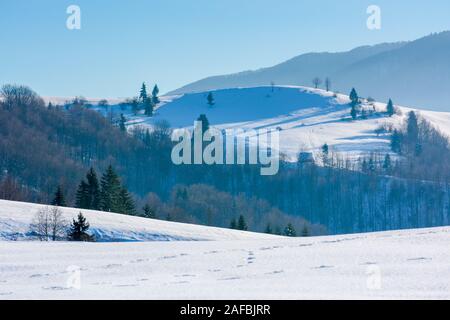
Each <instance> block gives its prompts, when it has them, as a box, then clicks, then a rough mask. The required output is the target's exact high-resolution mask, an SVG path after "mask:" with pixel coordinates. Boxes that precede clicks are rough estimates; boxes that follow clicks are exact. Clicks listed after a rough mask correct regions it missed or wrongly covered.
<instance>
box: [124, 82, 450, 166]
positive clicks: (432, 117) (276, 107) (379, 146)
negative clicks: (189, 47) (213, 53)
mask: <svg viewBox="0 0 450 320" xmlns="http://www.w3.org/2000/svg"><path fill="white" fill-rule="evenodd" d="M212 93H213V96H214V99H215V105H214V106H213V107H209V106H208V104H207V99H206V97H207V95H208V92H201V93H190V94H185V95H180V96H172V97H163V98H162V100H163V103H162V105H161V106H160V107H159V108H158V109H157V111H156V116H155V117H154V118H148V117H145V116H141V115H138V116H133V115H131V114H130V113H128V114H127V117H128V119H129V122H128V125H129V126H130V127H133V126H151V125H152V124H153V123H154V121H158V120H167V121H169V123H170V124H171V126H172V127H173V128H184V127H190V126H192V125H193V123H194V120H196V119H197V118H198V116H199V115H200V114H206V116H207V118H208V120H209V122H210V123H211V124H212V125H213V126H215V127H218V128H243V129H245V130H248V129H261V128H265V129H273V130H279V132H280V151H281V152H282V153H284V154H285V155H286V156H287V159H288V160H295V159H296V156H297V154H298V152H299V151H303V152H311V153H317V152H318V151H319V150H320V148H321V147H322V146H323V145H324V144H325V143H327V144H328V145H329V146H330V147H331V148H332V149H334V151H336V152H339V153H341V154H343V155H344V156H348V157H350V158H351V157H354V156H358V155H361V154H368V153H372V152H375V153H383V154H384V153H387V152H390V146H389V134H388V133H382V134H379V135H377V133H376V132H375V130H376V129H377V128H379V127H380V126H389V125H391V124H392V125H393V126H394V127H399V126H400V125H401V124H402V123H403V121H404V120H405V118H406V115H407V112H408V111H410V110H414V109H410V108H405V107H399V106H397V107H398V109H399V110H401V114H400V115H395V116H393V117H392V118H389V117H386V116H385V115H373V116H370V115H369V117H368V119H366V120H363V119H358V120H357V121H352V120H351V117H350V107H349V105H348V103H349V99H348V96H346V95H342V94H337V95H336V96H334V93H331V92H325V91H324V90H318V89H311V88H305V87H293V86H275V87H274V88H272V87H270V86H267V87H264V86H263V87H253V88H231V89H223V90H216V91H212ZM394 103H395V101H394ZM363 108H365V109H366V110H367V111H368V112H370V111H371V110H374V109H375V110H376V111H377V112H379V113H380V112H381V113H383V112H385V110H386V104H384V103H376V102H375V103H369V102H367V101H365V102H364V103H363ZM415 111H417V112H418V113H419V114H420V116H422V117H423V118H425V119H427V120H428V121H429V122H430V123H432V124H433V125H435V126H436V127H437V128H439V129H440V130H441V131H442V132H443V133H445V134H446V135H448V136H450V113H444V112H434V111H426V110H415Z"/></svg>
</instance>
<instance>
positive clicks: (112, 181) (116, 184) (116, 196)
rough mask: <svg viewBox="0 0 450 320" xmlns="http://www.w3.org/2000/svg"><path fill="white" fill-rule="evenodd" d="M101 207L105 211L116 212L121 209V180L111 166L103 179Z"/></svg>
mask: <svg viewBox="0 0 450 320" xmlns="http://www.w3.org/2000/svg"><path fill="white" fill-rule="evenodd" d="M100 184H101V191H100V201H101V204H100V207H101V210H103V211H109V212H115V211H117V210H119V209H120V199H121V191H122V187H121V184H120V179H119V177H118V176H117V174H116V172H115V171H114V169H113V167H112V166H111V165H110V166H109V167H108V169H106V172H105V173H104V174H103V176H102V178H101V182H100Z"/></svg>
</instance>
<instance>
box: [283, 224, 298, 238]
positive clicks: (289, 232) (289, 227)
mask: <svg viewBox="0 0 450 320" xmlns="http://www.w3.org/2000/svg"><path fill="white" fill-rule="evenodd" d="M284 235H285V236H287V237H296V236H297V233H296V232H295V229H294V226H293V225H292V224H291V223H289V224H288V225H287V226H286V228H285V229H284Z"/></svg>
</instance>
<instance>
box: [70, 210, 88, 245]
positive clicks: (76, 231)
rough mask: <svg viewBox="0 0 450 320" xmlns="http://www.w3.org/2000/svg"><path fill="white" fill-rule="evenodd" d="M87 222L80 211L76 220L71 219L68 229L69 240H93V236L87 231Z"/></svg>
mask: <svg viewBox="0 0 450 320" xmlns="http://www.w3.org/2000/svg"><path fill="white" fill-rule="evenodd" d="M89 227H90V226H89V223H88V222H87V221H86V218H85V217H84V216H83V214H82V213H81V212H80V213H79V214H78V217H77V220H75V219H73V221H72V225H71V227H70V230H69V240H70V241H94V236H91V235H90V234H88V233H87V231H88V230H89Z"/></svg>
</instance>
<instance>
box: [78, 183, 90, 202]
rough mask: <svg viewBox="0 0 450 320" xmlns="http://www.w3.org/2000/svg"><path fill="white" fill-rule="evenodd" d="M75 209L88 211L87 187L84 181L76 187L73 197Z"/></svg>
mask: <svg viewBox="0 0 450 320" xmlns="http://www.w3.org/2000/svg"><path fill="white" fill-rule="evenodd" d="M75 207H77V208H79V209H90V201H89V186H88V184H87V183H86V182H85V181H84V180H81V182H80V184H79V186H78V189H77V193H76V195H75Z"/></svg>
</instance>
